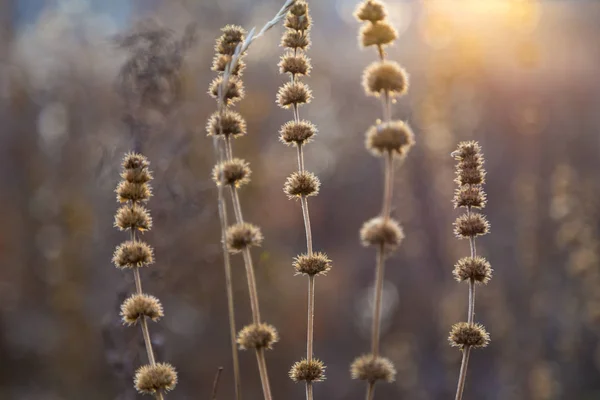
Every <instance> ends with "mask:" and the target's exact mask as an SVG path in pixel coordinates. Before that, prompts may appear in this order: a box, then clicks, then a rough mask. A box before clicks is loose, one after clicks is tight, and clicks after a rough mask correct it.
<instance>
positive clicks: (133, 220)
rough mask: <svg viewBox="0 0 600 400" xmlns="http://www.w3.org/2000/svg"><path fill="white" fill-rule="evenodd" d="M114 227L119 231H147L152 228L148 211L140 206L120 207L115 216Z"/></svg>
mask: <svg viewBox="0 0 600 400" xmlns="http://www.w3.org/2000/svg"><path fill="white" fill-rule="evenodd" d="M115 227H117V228H119V230H121V231H124V230H126V229H137V230H140V231H147V230H150V228H152V217H150V213H149V212H148V210H146V208H144V207H142V206H140V205H137V204H132V205H126V206H122V207H121V208H119V209H118V210H117V213H116V215H115Z"/></svg>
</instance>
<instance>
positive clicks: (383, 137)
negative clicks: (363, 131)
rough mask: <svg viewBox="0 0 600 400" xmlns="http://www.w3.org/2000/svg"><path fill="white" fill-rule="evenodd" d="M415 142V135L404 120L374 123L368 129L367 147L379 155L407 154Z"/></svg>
mask: <svg viewBox="0 0 600 400" xmlns="http://www.w3.org/2000/svg"><path fill="white" fill-rule="evenodd" d="M414 143H415V135H414V133H413V131H412V129H410V126H408V124H407V123H405V122H404V121H392V122H389V123H382V124H378V125H374V126H372V127H371V128H369V130H368V131H367V140H366V146H367V149H369V150H371V152H372V153H373V154H375V155H377V156H380V155H384V154H387V153H392V154H395V155H398V156H400V157H402V156H404V155H406V153H408V151H409V150H410V148H411V147H412V146H413V145H414Z"/></svg>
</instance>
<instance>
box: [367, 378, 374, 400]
mask: <svg viewBox="0 0 600 400" xmlns="http://www.w3.org/2000/svg"><path fill="white" fill-rule="evenodd" d="M374 396H375V383H374V382H369V386H367V400H373V397H374Z"/></svg>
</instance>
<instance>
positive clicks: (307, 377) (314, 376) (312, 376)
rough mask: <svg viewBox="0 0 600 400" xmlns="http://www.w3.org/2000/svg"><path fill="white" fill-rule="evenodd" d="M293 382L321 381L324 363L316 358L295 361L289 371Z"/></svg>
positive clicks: (323, 377) (323, 378)
mask: <svg viewBox="0 0 600 400" xmlns="http://www.w3.org/2000/svg"><path fill="white" fill-rule="evenodd" d="M289 375H290V379H291V380H293V381H294V382H321V381H324V380H325V364H323V362H322V361H320V360H317V359H316V358H315V359H313V360H311V361H308V360H306V359H302V360H300V361H298V362H296V363H295V364H294V365H293V366H292V369H291V370H290V372H289Z"/></svg>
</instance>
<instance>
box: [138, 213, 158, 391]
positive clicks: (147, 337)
mask: <svg viewBox="0 0 600 400" xmlns="http://www.w3.org/2000/svg"><path fill="white" fill-rule="evenodd" d="M133 203H134V205H135V202H133ZM136 240H137V238H136V234H135V230H133V229H132V230H131V241H132V242H135V241H136ZM133 278H134V280H135V290H136V292H137V294H140V295H141V294H143V291H142V278H141V277H140V269H139V268H134V269H133ZM140 321H141V323H140V325H141V327H142V336H143V337H144V345H145V347H146V353H147V354H148V362H149V363H150V365H152V366H154V365H156V359H155V358H154V350H153V349H152V341H151V340H150V330H149V329H148V322H147V321H146V316H145V315H143V316H142V317H141V318H140ZM155 397H156V399H157V400H163V395H162V392H161V391H157V392H156V394H155Z"/></svg>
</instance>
